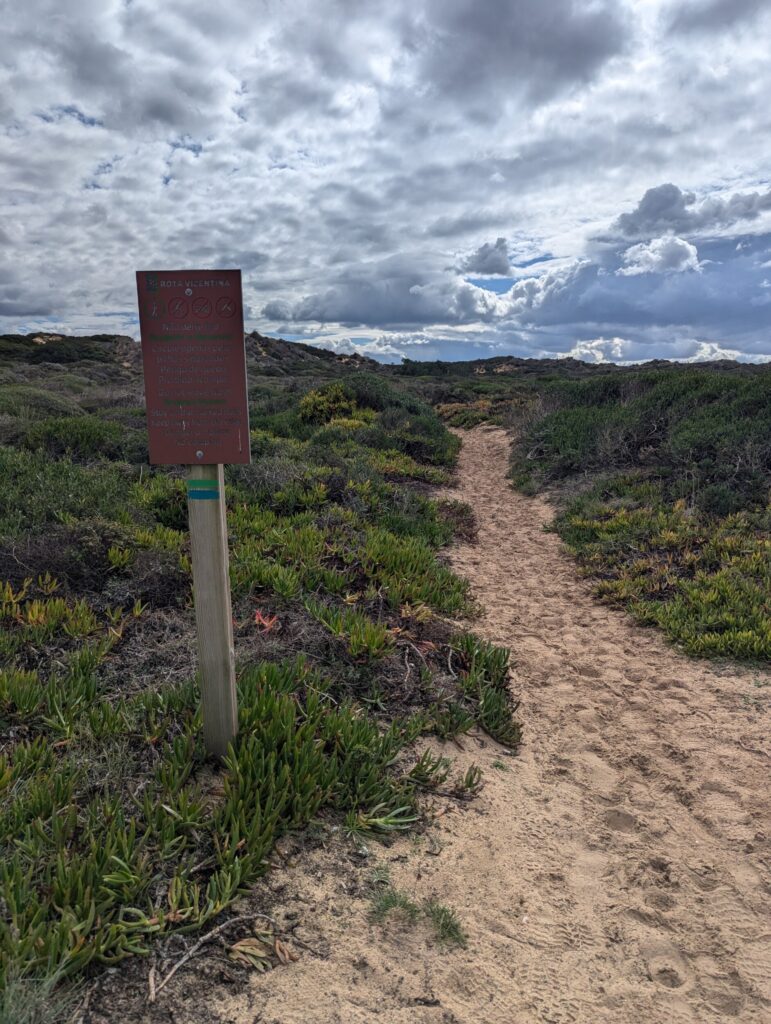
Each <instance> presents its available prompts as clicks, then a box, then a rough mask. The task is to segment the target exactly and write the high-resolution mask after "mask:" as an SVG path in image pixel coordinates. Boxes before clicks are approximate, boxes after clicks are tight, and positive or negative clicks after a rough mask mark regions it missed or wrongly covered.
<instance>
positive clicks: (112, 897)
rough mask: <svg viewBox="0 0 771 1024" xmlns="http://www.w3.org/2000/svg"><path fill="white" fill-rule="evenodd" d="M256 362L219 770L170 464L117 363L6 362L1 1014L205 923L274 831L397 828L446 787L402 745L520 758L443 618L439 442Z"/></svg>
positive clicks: (81, 357) (21, 345)
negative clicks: (487, 744) (227, 718)
mask: <svg viewBox="0 0 771 1024" xmlns="http://www.w3.org/2000/svg"><path fill="white" fill-rule="evenodd" d="M250 342H251V344H250V345H248V352H249V358H250V371H251V380H252V382H253V385H254V386H253V390H252V395H251V399H252V400H251V422H252V431H253V433H252V451H253V458H254V461H253V463H252V464H251V465H248V466H231V467H228V470H227V475H226V501H227V507H228V526H229V531H230V549H231V577H232V590H233V615H234V631H235V642H236V652H237V658H238V688H239V706H240V715H239V735H238V739H237V741H236V742H235V744H234V745H233V746H232V748H231V750H230V752H229V754H228V756H227V758H226V760H225V762H224V764H223V765H212V764H210V763H207V760H206V758H205V754H204V750H203V745H202V738H201V721H200V714H199V711H198V692H197V685H196V680H195V662H194V654H193V652H194V647H195V640H194V637H195V632H194V618H193V610H192V594H191V575H190V555H189V545H188V538H187V532H186V519H187V513H186V499H185V485H184V479H183V475H182V468H181V467H179V469H178V470H175V469H173V468H159V469H154V468H150V467H148V466H147V465H146V464H145V463H144V458H145V456H144V450H145V448H144V446H145V435H144V424H143V412H142V408H141V378H140V376H139V369H138V367H136V365H134V366H133V368H132V366H131V365H129V363H127V361H126V360H130V358H131V356H132V353H131V350H130V349H126V350H125V352H124V351H123V350H121V357H120V360H118V359H117V358H116V356H115V354H114V353H113V351H112V347H111V346H113V342H112V341H111V340H110V339H101V340H99V339H89V340H88V343H86V342H85V341H83V342H80V341H79V342H77V343H76V344H73V345H69V344H68V345H67V346H66V353H65V354H64V355H62V356H61V359H60V360H59V361H58V362H57V348H56V345H57V344H58V341H56V340H50V341H47V342H46V343H45V344H43V345H39V344H36V345H34V346H32V345H31V344H30V343H28V342H27V340H26V339H19V338H12V339H6V342H5V343H4V346H0V355H2V356H3V360H4V362H3V366H2V369H1V370H0V373H2V374H3V375H4V380H5V381H6V382H7V383H8V384H9V387H10V390H11V395H10V398H8V397H7V396H6V401H5V405H4V407H3V410H2V412H0V442H2V443H0V468H2V471H3V477H4V480H5V486H4V489H3V493H2V495H1V496H0V569H1V570H2V574H1V578H0V901H2V904H3V910H4V912H3V915H2V920H0V974H2V977H3V978H4V979H5V980H6V981H7V982H8V985H7V987H6V992H7V993H8V995H7V999H6V1003H7V1000H9V999H10V1000H12V1001H13V1000H17V1001H18V1000H19V999H21V998H22V996H21V995H20V993H23V998H24V1000H25V1001H26V1002H25V1006H26V1005H27V1003H28V1002H29V1000H30V999H33V995H34V992H35V991H37V992H38V994H39V996H40V999H41V1000H46V1001H49V996H50V993H51V985H52V983H54V982H56V983H58V982H61V981H64V980H70V979H73V978H74V977H76V976H77V975H80V974H81V973H82V972H83V971H84V970H92V971H93V970H95V969H96V967H97V965H98V964H115V963H117V962H118V961H120V960H121V959H122V958H124V957H127V956H130V955H137V954H142V953H145V952H146V951H147V950H148V949H149V948H150V946H151V943H152V942H153V940H154V939H156V938H157V937H158V936H164V935H168V934H170V933H171V932H174V931H183V932H187V931H192V930H195V929H198V928H201V927H202V925H204V924H205V923H206V922H207V921H210V920H211V919H212V918H213V917H214V916H215V915H217V914H219V913H221V912H222V911H223V910H224V909H226V908H227V907H228V906H229V904H230V903H231V902H232V901H233V900H234V898H235V897H236V896H237V894H238V893H239V892H241V891H243V890H244V888H245V887H246V886H248V885H249V884H250V883H251V882H253V881H254V880H255V879H256V878H257V877H258V876H259V875H261V874H262V873H263V872H265V871H266V870H267V862H268V857H269V855H270V852H271V850H272V848H273V845H274V844H275V842H276V841H277V840H278V839H279V838H280V837H281V836H282V835H284V834H286V833H287V832H290V831H295V830H300V829H303V828H305V827H306V826H308V825H309V824H310V823H313V822H316V823H318V822H321V824H322V827H323V826H324V824H326V825H328V826H329V827H330V828H334V829H335V830H336V831H337V832H338V833H339V834H340V835H341V836H351V837H352V839H353V840H354V841H355V842H357V843H360V842H362V840H368V839H369V838H371V837H375V836H379V837H380V838H381V839H384V840H387V839H388V837H389V836H391V835H395V834H398V833H399V832H401V831H403V830H405V829H407V828H413V827H416V826H418V825H419V824H420V821H421V803H420V796H421V794H422V793H424V792H426V790H428V789H430V788H431V787H432V786H433V785H436V784H438V782H439V780H441V779H444V778H446V776H447V773H448V771H449V766H448V765H447V763H446V761H445V759H442V758H439V759H437V758H435V757H433V755H430V754H426V752H425V751H424V750H423V749H422V748H421V745H420V737H421V736H423V735H425V734H428V733H432V732H433V733H438V734H439V735H441V736H444V737H457V736H458V735H459V734H461V733H463V732H466V731H468V730H469V729H471V728H472V727H480V728H482V729H483V730H486V731H487V732H488V733H489V734H490V735H491V736H494V737H495V738H496V739H498V740H499V741H500V742H501V743H503V744H505V745H507V746H509V747H511V748H515V747H516V746H517V744H518V743H519V739H520V732H519V724H518V723H517V721H516V718H515V712H516V706H515V705H514V704H513V702H512V700H511V698H510V697H509V693H508V690H507V687H506V680H507V677H508V652H506V651H501V650H497V649H495V648H492V647H490V645H488V644H485V643H483V642H482V641H480V640H478V639H476V638H474V637H473V636H470V635H465V634H459V633H458V629H457V626H456V625H455V624H454V620H455V619H457V618H458V617H460V616H462V615H465V614H467V613H470V612H473V608H472V606H471V604H470V600H469V595H468V589H467V585H466V584H465V582H464V581H463V580H461V579H459V578H458V577H456V576H455V575H454V574H453V573H452V572H451V571H450V569H449V568H448V567H447V565H446V564H444V562H443V561H442V558H441V549H442V548H443V547H444V546H445V545H447V544H448V543H449V542H450V541H451V539H452V537H453V535H454V533H455V531H456V529H462V530H463V531H468V530H469V529H470V525H469V516H468V514H467V511H466V510H463V509H461V508H459V507H458V505H457V503H445V502H443V501H442V500H440V499H438V498H437V497H436V495H435V493H434V492H433V491H432V489H431V488H432V486H433V485H436V484H441V483H444V482H446V481H448V480H449V479H450V474H451V472H452V468H453V465H454V460H455V457H456V454H457V450H458V447H459V442H458V440H457V439H456V438H455V437H454V436H453V435H452V434H451V433H450V432H449V431H448V430H447V429H446V427H445V426H444V425H443V424H442V422H441V421H440V419H439V418H438V417H437V415H436V414H435V412H434V411H433V410H432V409H431V407H430V406H429V405H427V404H425V403H424V402H423V401H422V400H421V399H420V398H418V397H416V396H415V395H414V394H412V393H411V392H410V391H409V390H407V389H405V388H403V387H402V386H401V385H400V383H399V382H398V381H392V382H389V380H387V379H386V378H385V377H384V375H382V374H378V373H373V372H371V371H369V370H367V369H366V368H363V367H361V366H360V365H358V364H356V363H355V362H354V363H353V364H352V365H349V364H348V363H347V362H346V361H343V360H334V359H333V360H330V359H329V358H328V356H327V354H324V356H323V357H322V356H318V357H317V356H316V355H315V354H314V353H313V352H312V350H308V349H305V348H304V347H302V346H298V347H297V350H296V351H295V349H294V346H284V349H283V350H282V349H280V348H277V347H276V346H277V344H278V343H271V345H270V346H269V345H267V343H266V341H265V340H264V339H262V340H259V341H255V339H250ZM43 348H44V349H47V350H50V354H51V356H52V359H51V361H50V362H46V361H44V360H43V359H42V358H41V356H40V355H39V354H38V353H39V352H40V351H41V350H42V349H43ZM94 353H96V356H94ZM266 353H267V354H266ZM282 360H283V361H282ZM292 360H295V363H294V364H292ZM293 365H294V367H295V372H291V370H292V366H293ZM52 367H58V369H52ZM262 369H265V371H266V372H264V373H263V372H261V371H262ZM72 376H74V377H76V378H77V380H79V381H86V385H87V386H84V387H82V388H81V387H80V385H78V387H76V388H72V387H71V385H72V381H71V380H70V379H69V378H70V377H72ZM89 381H91V383H90V384H89ZM57 382H62V383H63V385H64V389H63V390H62V392H61V394H60V393H59V391H58V390H57ZM14 389H15V390H14ZM59 399H61V402H60V401H59ZM479 784H480V783H479V779H478V778H477V777H476V776H474V778H471V779H467V780H465V782H464V784H463V785H462V786H461V787H460V792H461V795H462V796H466V795H468V793H469V792H473V791H474V790H475V789H476V788H478V785H479ZM431 913H432V914H433V915H434V917H435V918H436V921H437V928H439V929H440V930H441V931H442V933H443V934H444V933H446V935H447V937H448V939H454V941H458V934H459V933H457V929H455V926H454V924H453V922H452V921H451V920H449V919H448V921H449V923H448V921H445V920H444V917H441V919H440V914H439V911H438V910H436V911H431ZM445 916H446V915H445ZM448 929H449V930H448ZM35 985H36V986H37V988H36V989H35V987H34V986H35ZM14 993H15V994H14ZM30 1005H31V1004H30ZM0 1007H2V1012H0V1018H2V1019H7V1018H8V1015H9V1014H11V1018H9V1019H12V1013H13V1012H15V1011H14V1010H13V1007H10V1006H9V1005H6V1004H5V1003H2V1000H1V999H0ZM25 1012H27V1011H26V1010H25ZM3 1014H5V1017H3ZM31 1019H35V1018H34V1017H33V1018H31Z"/></svg>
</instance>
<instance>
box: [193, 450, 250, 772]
mask: <svg viewBox="0 0 771 1024" xmlns="http://www.w3.org/2000/svg"><path fill="white" fill-rule="evenodd" d="M187 508H188V516H189V519H190V546H191V552H192V562H193V592H194V596H195V621H196V628H197V632H198V664H199V669H200V677H201V703H202V707H203V737H204V744H205V746H206V750H207V751H208V752H209V753H210V754H213V755H214V756H215V757H218V758H223V757H224V756H225V754H226V753H227V749H228V744H229V743H231V742H232V741H233V740H234V739H235V737H236V733H237V731H238V705H237V698H236V672H235V653H234V649H233V617H232V612H231V608H230V577H229V573H228V533H227V525H226V522H225V474H224V466H221V465H218V466H190V472H189V476H188V481H187Z"/></svg>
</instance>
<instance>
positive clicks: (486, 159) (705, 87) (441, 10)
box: [0, 0, 771, 359]
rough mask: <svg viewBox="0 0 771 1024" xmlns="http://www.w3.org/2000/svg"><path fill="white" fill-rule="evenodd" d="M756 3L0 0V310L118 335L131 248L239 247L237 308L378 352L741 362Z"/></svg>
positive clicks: (759, 107)
mask: <svg viewBox="0 0 771 1024" xmlns="http://www.w3.org/2000/svg"><path fill="white" fill-rule="evenodd" d="M546 7H548V11H547V13H546V14H544V11H545V10H546ZM756 8H758V9H757V10H756ZM737 12H738V13H737ZM755 15H757V18H758V19H759V18H760V16H761V14H760V13H759V7H758V5H755V4H752V3H751V2H750V0H732V4H731V5H729V4H727V3H725V2H724V0H703V2H701V3H699V4H695V3H692V4H688V5H683V4H680V5H678V6H677V8H675V7H674V6H673V5H671V4H668V3H662V4H661V5H656V4H644V5H643V4H632V3H625V4H619V3H613V2H612V0H592V2H591V3H588V2H587V3H575V2H573V0H554V2H553V3H550V4H549V5H540V7H539V6H538V5H534V4H533V3H532V2H530V0H490V2H488V3H484V4H479V3H476V2H473V0H391V2H390V3H388V4H383V3H382V2H376V0H361V2H358V3H356V4H353V3H351V2H350V0H314V2H311V0H297V2H296V3H295V4H292V5H285V4H281V3H278V2H277V0H265V2H264V3H263V5H262V6H261V7H260V11H259V15H257V14H255V10H254V7H253V5H249V4H243V3H238V2H236V0H221V2H220V3H219V4H217V5H215V6H213V5H212V4H211V3H207V2H206V0H165V2H164V3H163V4H157V3H153V2H151V0H132V2H131V3H128V2H123V0H108V2H104V0H78V2H77V3H76V2H75V0H39V2H37V3H35V4H34V5H30V4H27V5H24V4H15V5H12V7H11V8H10V9H9V11H8V12H7V14H6V15H5V16H4V22H3V29H4V31H3V33H2V34H0V162H2V167H3V170H2V176H1V178H0V181H1V184H0V225H2V226H1V227H0V248H2V252H3V256H4V259H3V260H2V261H0V263H1V264H2V266H3V267H5V268H10V269H7V270H6V271H5V272H4V274H1V275H0V330H3V329H4V330H10V331H17V330H33V329H34V330H38V329H41V328H46V327H50V328H51V329H57V330H63V329H64V330H66V329H67V328H68V327H69V328H70V329H74V330H77V331H81V332H83V331H89V330H94V329H100V330H110V329H114V330H116V331H120V332H121V333H125V332H126V331H131V332H133V333H135V334H136V330H137V328H136V307H135V301H136V298H135V295H134V270H135V269H136V268H137V267H152V266H156V267H159V268H170V267H186V266H202V267H207V266H208V267H216V266H241V268H242V270H243V272H244V287H245V299H246V305H247V309H248V310H250V311H253V313H252V315H251V318H250V321H249V327H256V328H258V329H260V330H262V331H263V332H266V333H268V332H271V331H273V332H280V331H286V330H287V329H289V332H290V333H292V334H294V335H298V336H299V335H301V336H302V337H303V338H304V340H312V337H313V335H316V336H317V338H318V342H319V343H328V344H335V345H338V346H341V347H343V348H344V349H345V350H346V351H348V350H351V349H352V348H358V349H362V350H366V351H370V352H372V353H373V354H375V356H376V358H387V359H395V358H398V355H399V353H403V354H405V355H410V356H412V357H416V356H417V357H420V356H425V357H427V358H438V357H440V356H441V355H446V356H447V357H448V358H462V357H463V356H464V355H468V356H478V355H482V354H487V355H492V354H500V353H503V352H514V353H521V354H530V355H554V354H565V353H566V352H569V351H571V350H572V349H573V348H574V347H575V346H576V345H589V344H590V343H594V342H595V341H596V340H597V339H618V338H620V339H623V340H624V342H625V343H628V344H629V345H632V346H634V348H633V349H629V348H628V347H626V348H624V349H623V352H622V355H623V356H624V358H632V357H630V356H629V352H630V351H633V353H635V356H633V357H636V354H637V353H645V354H646V355H645V357H646V358H651V357H655V356H661V355H665V354H666V353H668V352H672V353H675V352H678V353H679V352H686V349H685V348H683V347H682V346H683V345H685V344H686V341H687V343H688V344H690V345H694V344H696V343H702V342H703V343H705V344H706V343H709V344H715V345H722V346H723V347H724V348H725V349H726V350H729V349H730V350H733V349H734V348H735V349H736V350H737V351H740V352H741V353H742V357H747V358H761V357H762V356H763V354H764V352H765V351H767V350H768V347H769V338H768V331H767V314H768V301H769V293H770V292H771V289H769V288H768V287H767V286H764V282H767V280H768V277H769V274H768V269H767V267H766V269H763V268H762V265H763V264H764V263H765V264H767V263H768V261H769V260H770V259H771V244H770V243H769V239H770V238H771V192H769V183H768V179H767V152H766V150H767V145H766V138H767V133H766V132H765V125H766V123H767V116H768V115H767V110H766V106H767V104H766V100H765V98H766V96H767V95H768V94H769V93H771V65H770V64H769V61H768V59H767V57H768V55H767V52H766V51H767V46H766V37H764V35H763V33H762V32H757V31H754V32H749V31H740V29H742V28H746V27H748V26H753V25H754V26H758V25H760V21H759V20H756V21H755V22H753V20H752V19H753V18H754V17H755ZM713 26H714V27H718V28H720V27H721V26H722V28H726V29H727V28H731V31H730V32H727V31H726V32H722V31H717V32H712V31H710V29H711V27H713ZM641 68H642V69H644V74H642V75H641V74H640V69H641ZM726 154H730V162H727V160H726ZM640 197H642V198H640ZM662 240H664V241H662ZM689 247H691V248H689ZM691 250H693V251H691ZM697 250H698V255H697ZM544 253H554V254H556V256H555V258H553V259H552V258H550V259H549V260H544V259H543V254H544ZM459 254H460V255H459ZM512 264H513V265H512ZM697 266H698V267H700V272H699V273H697V274H694V273H683V272H682V271H684V270H688V269H696V267H697ZM676 271H677V272H676ZM510 277H511V278H515V280H514V281H513V283H512V284H511V287H507V284H508V282H507V281H506V280H505V279H506V278H510ZM468 278H470V280H469V279H468ZM472 282H473V283H472ZM482 284H485V285H486V287H481V285H482ZM683 339H685V340H683ZM341 350H342V348H341ZM585 351H586V353H587V358H595V356H593V355H592V354H591V353H592V352H593V351H594V350H593V349H591V348H586V349H585ZM615 351H616V349H614V348H613V345H612V344H611V345H610V346H606V347H605V348H603V349H602V352H604V353H606V357H607V358H621V356H618V357H617V356H615V355H614V354H613V353H614V352H615ZM618 351H621V350H618ZM687 351H690V349H689V350H687ZM686 354H687V353H686ZM641 357H642V356H641Z"/></svg>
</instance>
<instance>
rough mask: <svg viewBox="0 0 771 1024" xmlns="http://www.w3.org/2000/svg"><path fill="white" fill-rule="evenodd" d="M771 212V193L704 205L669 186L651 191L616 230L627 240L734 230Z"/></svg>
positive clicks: (713, 199) (748, 194)
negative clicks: (732, 228)
mask: <svg viewBox="0 0 771 1024" xmlns="http://www.w3.org/2000/svg"><path fill="white" fill-rule="evenodd" d="M770 210H771V189H769V190H768V191H766V192H745V193H735V194H734V195H732V196H730V197H728V198H722V197H713V196H708V197H707V198H705V199H702V200H701V201H700V202H699V201H697V199H696V194H695V193H694V192H683V191H682V190H681V189H680V188H678V187H677V185H673V184H671V183H667V184H664V185H657V186H655V187H654V188H649V189H648V190H647V191H646V193H645V195H644V196H643V197H642V199H641V200H640V202H639V203H638V204H637V206H636V207H635V209H634V210H632V211H631V213H622V214H621V216H620V217H619V218H618V219H617V220H616V222H615V224H614V227H615V228H616V229H617V230H618V231H619V232H620V233H621V234H622V235H625V236H626V237H627V238H641V237H645V236H649V235H651V234H655V233H657V232H658V233H660V232H663V231H675V232H678V233H680V234H690V233H692V232H695V231H701V232H706V231H712V230H716V229H718V228H724V227H730V226H732V225H734V224H736V223H737V222H738V221H743V220H754V219H756V218H757V217H759V216H760V215H761V214H762V213H765V212H767V211H770Z"/></svg>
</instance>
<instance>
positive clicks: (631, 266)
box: [616, 235, 700, 277]
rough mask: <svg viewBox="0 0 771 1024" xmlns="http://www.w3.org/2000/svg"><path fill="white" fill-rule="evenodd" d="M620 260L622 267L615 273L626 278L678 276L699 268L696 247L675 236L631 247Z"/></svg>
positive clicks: (653, 239)
mask: <svg viewBox="0 0 771 1024" xmlns="http://www.w3.org/2000/svg"><path fill="white" fill-rule="evenodd" d="M621 259H622V260H623V262H624V266H623V267H621V268H620V269H619V270H617V271H616V273H617V274H623V275H626V276H628V277H631V276H633V275H634V274H667V273H671V274H679V273H683V271H685V270H699V266H700V265H699V254H698V251H697V249H696V246H695V245H691V243H690V242H686V241H685V239H683V238H677V237H676V236H675V235H664V236H663V237H662V238H652V239H651V240H650V242H640V243H639V244H638V245H631V246H630V247H629V248H628V249H627V250H626V251H625V252H623V253H622V254H621Z"/></svg>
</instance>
